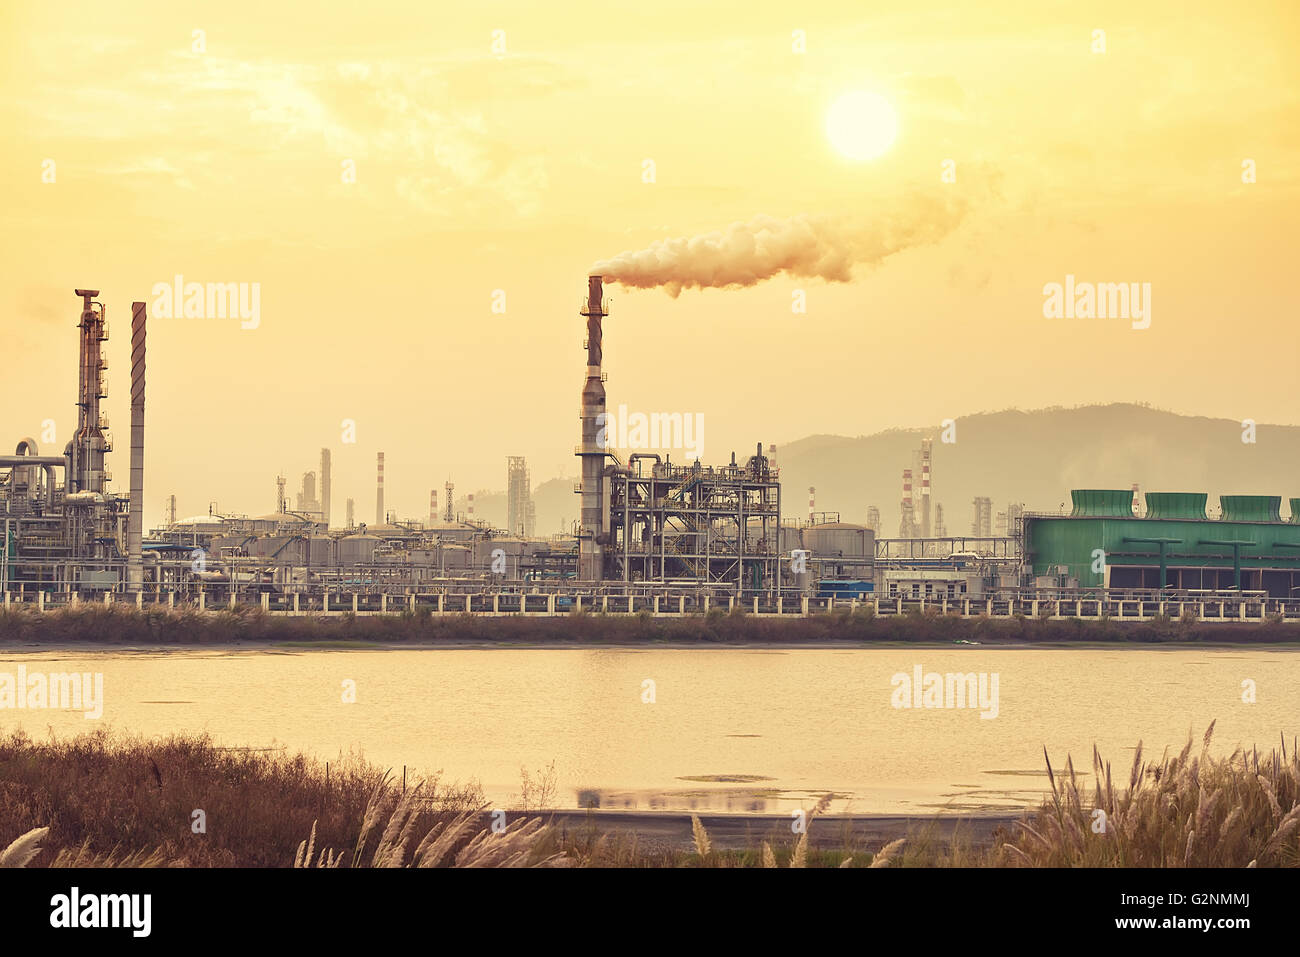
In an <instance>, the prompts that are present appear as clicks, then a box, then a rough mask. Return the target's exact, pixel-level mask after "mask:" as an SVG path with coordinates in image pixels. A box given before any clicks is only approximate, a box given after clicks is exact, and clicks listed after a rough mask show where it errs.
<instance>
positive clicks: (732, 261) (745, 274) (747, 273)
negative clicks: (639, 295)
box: [590, 190, 967, 298]
mask: <svg viewBox="0 0 1300 957" xmlns="http://www.w3.org/2000/svg"><path fill="white" fill-rule="evenodd" d="M966 208H967V202H966V200H965V199H963V198H962V194H959V193H957V191H956V190H951V191H948V190H945V191H942V192H939V193H914V194H912V195H909V196H907V197H906V198H905V199H902V200H899V201H896V202H895V203H893V204H889V205H888V208H886V207H880V206H878V207H876V208H875V209H873V211H872V212H870V213H867V214H864V215H860V216H859V215H850V214H837V215H832V214H806V213H801V214H799V215H797V216H791V217H789V218H787V219H778V218H775V217H772V216H755V217H754V218H753V219H751V220H749V221H748V222H743V223H732V224H731V225H730V226H728V227H727V228H726V229H724V230H721V231H718V232H711V233H704V234H702V235H698V236H681V237H675V238H672V239H659V240H656V241H655V242H653V243H651V244H650V245H649V246H647V247H646V248H645V249H640V250H629V251H628V252H624V253H620V254H619V255H617V256H615V257H614V258H613V259H606V260H602V261H601V262H598V263H596V264H595V265H593V266H592V267H591V270H590V273H591V275H600V276H604V277H605V279H606V281H608V282H617V283H619V284H620V285H623V286H630V287H634V288H638V289H653V288H656V287H662V288H663V289H664V291H665V292H667V293H668V294H669V295H670V296H672V297H673V298H676V297H677V296H678V295H679V294H680V293H681V291H682V290H683V289H705V288H728V287H730V288H736V287H744V286H752V285H755V284H756V283H760V282H762V281H763V280H765V279H771V278H773V277H774V276H779V275H782V274H784V275H788V276H793V277H795V278H799V279H808V278H817V279H824V280H825V281H827V282H848V281H849V280H850V279H852V278H853V270H854V267H857V266H866V267H871V266H876V265H878V264H879V263H881V262H882V261H883V260H885V259H886V258H888V257H889V256H892V255H893V254H894V253H897V252H901V251H903V250H904V249H909V248H911V247H914V246H920V245H924V244H926V243H931V242H936V241H937V240H940V239H942V238H943V237H944V236H946V235H947V234H948V233H950V232H952V230H953V229H955V228H956V227H957V225H958V224H959V223H960V222H961V220H962V217H963V216H964V215H965V213H966Z"/></svg>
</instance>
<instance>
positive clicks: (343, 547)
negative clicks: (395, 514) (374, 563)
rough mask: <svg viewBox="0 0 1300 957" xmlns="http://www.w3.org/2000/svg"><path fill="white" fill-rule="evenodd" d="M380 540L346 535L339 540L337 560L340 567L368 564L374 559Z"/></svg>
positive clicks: (368, 536) (372, 536)
mask: <svg viewBox="0 0 1300 957" xmlns="http://www.w3.org/2000/svg"><path fill="white" fill-rule="evenodd" d="M380 541H381V539H380V538H379V537H378V536H376V535H366V534H364V533H361V534H357V535H348V536H346V537H344V538H341V539H339V542H338V558H339V564H340V565H356V564H358V563H360V562H369V561H371V560H372V559H374V557H375V549H376V548H378V547H379V542H380Z"/></svg>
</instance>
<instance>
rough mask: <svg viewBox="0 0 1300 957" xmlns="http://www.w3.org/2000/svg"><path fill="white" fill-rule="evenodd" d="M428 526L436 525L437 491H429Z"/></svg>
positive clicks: (434, 489) (433, 489)
mask: <svg viewBox="0 0 1300 957" xmlns="http://www.w3.org/2000/svg"><path fill="white" fill-rule="evenodd" d="M429 524H430V525H437V524H438V490H437V489H436V488H432V489H429Z"/></svg>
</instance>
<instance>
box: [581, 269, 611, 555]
mask: <svg viewBox="0 0 1300 957" xmlns="http://www.w3.org/2000/svg"><path fill="white" fill-rule="evenodd" d="M579 315H582V316H586V318H587V377H586V379H585V380H584V382H583V386H582V410H581V412H580V417H581V419H582V445H581V446H580V447H579V449H578V455H579V456H580V457H581V458H582V484H581V485H580V486H579V494H581V496H582V512H581V524H580V526H579V529H578V579H579V580H580V581H598V580H600V579H601V578H604V576H605V557H604V538H605V529H604V527H603V526H604V521H603V516H602V515H601V503H602V502H603V501H604V494H603V492H604V489H603V487H602V486H603V482H604V480H603V478H602V475H601V473H602V471H603V470H604V467H605V449H604V447H603V446H604V441H603V438H604V437H603V435H602V434H601V433H602V431H603V429H604V428H605V383H604V381H603V377H602V376H601V371H600V363H601V343H600V340H601V328H600V324H601V320H602V319H604V318H605V316H607V315H609V313H608V312H607V311H606V309H605V303H604V296H603V285H602V280H601V277H600V276H588V277H587V302H586V305H585V306H584V308H583V309H582V311H581V312H580V313H579Z"/></svg>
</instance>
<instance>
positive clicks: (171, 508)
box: [167, 495, 176, 527]
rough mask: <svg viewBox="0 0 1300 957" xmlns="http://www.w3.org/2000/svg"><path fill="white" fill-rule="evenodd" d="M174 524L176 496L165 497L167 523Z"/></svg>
mask: <svg viewBox="0 0 1300 957" xmlns="http://www.w3.org/2000/svg"><path fill="white" fill-rule="evenodd" d="M175 524H176V496H175V495H169V496H168V497H167V525H168V526H169V527H170V526H172V525H175Z"/></svg>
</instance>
